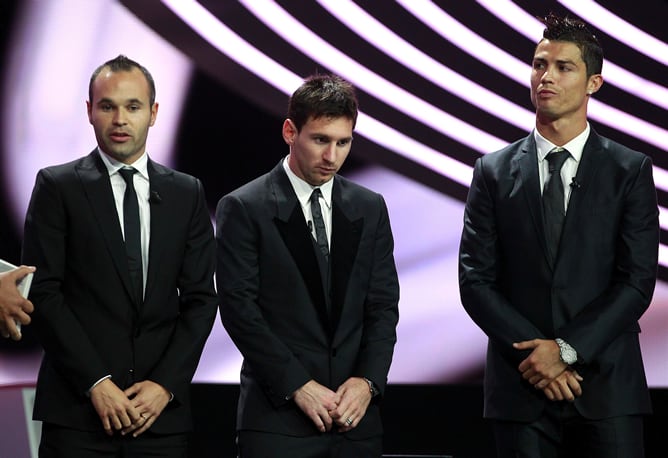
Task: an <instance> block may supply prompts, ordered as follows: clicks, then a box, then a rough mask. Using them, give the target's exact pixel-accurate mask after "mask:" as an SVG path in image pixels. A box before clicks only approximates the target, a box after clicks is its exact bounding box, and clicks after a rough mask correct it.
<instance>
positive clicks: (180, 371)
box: [22, 151, 217, 433]
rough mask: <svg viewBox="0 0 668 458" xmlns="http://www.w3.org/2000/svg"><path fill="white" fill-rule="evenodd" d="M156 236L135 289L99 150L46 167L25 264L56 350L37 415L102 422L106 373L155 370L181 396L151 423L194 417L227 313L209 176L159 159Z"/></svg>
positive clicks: (166, 428) (70, 423) (50, 353)
mask: <svg viewBox="0 0 668 458" xmlns="http://www.w3.org/2000/svg"><path fill="white" fill-rule="evenodd" d="M148 173H149V179H150V188H151V192H152V193H154V195H157V196H159V199H155V201H154V202H152V203H151V228H150V229H151V238H150V247H149V266H148V274H147V281H146V291H145V298H144V302H143V303H142V304H139V303H137V302H136V299H134V298H133V297H132V294H131V291H132V289H131V282H130V276H129V273H128V269H127V259H126V254H125V245H124V242H123V236H122V232H121V228H120V224H119V221H118V214H117V211H116V207H115V205H114V198H113V192H112V189H111V184H110V181H109V174H108V172H107V169H106V168H105V167H104V164H103V162H102V160H101V159H100V157H99V155H98V153H97V151H94V152H92V153H91V154H89V155H88V156H86V157H83V158H81V159H78V160H76V161H73V162H70V163H67V164H63V165H58V166H54V167H48V168H46V169H43V170H40V172H39V173H38V175H37V180H36V184H35V188H34V190H33V194H32V198H31V201H30V206H29V208H28V213H27V217H26V224H25V235H24V245H23V261H22V262H24V263H25V264H30V265H35V266H37V272H36V273H35V277H34V279H33V283H32V288H31V292H30V297H31V299H32V301H33V303H34V304H35V312H34V315H33V324H34V326H35V330H36V333H37V336H38V338H39V340H40V341H41V343H42V345H43V347H44V350H45V354H44V358H43V361H42V366H41V368H40V372H39V377H38V380H37V393H36V398H35V410H34V418H35V419H36V420H42V421H45V422H51V423H55V424H59V425H63V426H67V427H72V428H75V429H79V430H97V429H99V430H102V422H101V420H100V419H99V417H98V416H97V414H96V412H95V410H94V408H93V406H92V403H91V401H90V399H88V398H87V397H86V391H87V390H88V389H89V388H90V387H91V386H92V385H93V383H95V382H96V381H97V380H99V379H100V378H101V377H103V376H105V375H107V374H111V375H112V379H113V381H114V382H115V383H116V384H117V385H118V386H119V387H120V388H121V389H124V388H126V387H127V386H128V385H129V384H131V383H132V381H142V380H146V379H149V380H152V381H154V382H156V383H159V384H160V385H162V386H163V387H165V388H166V389H167V390H169V391H171V392H172V393H173V394H174V396H175V397H174V400H173V401H172V402H171V403H170V404H168V406H167V407H166V408H165V410H164V411H163V413H162V414H161V415H160V417H159V418H158V419H157V421H156V422H155V423H154V425H153V426H152V427H151V430H152V431H154V432H158V433H175V432H183V431H187V430H189V429H190V428H191V418H190V395H189V390H190V382H191V380H192V376H193V374H194V372H195V369H196V367H197V364H198V361H199V358H200V354H201V351H202V349H203V347H204V342H205V341H206V338H207V337H208V335H209V332H210V330H211V327H212V325H213V321H214V320H215V315H216V306H217V297H216V292H215V290H214V287H213V271H214V264H215V259H214V256H215V240H214V238H213V228H212V225H211V218H210V215H209V211H208V209H207V206H206V202H205V200H204V191H203V189H202V185H201V183H200V182H199V180H197V179H196V178H194V177H191V176H189V175H185V174H183V173H179V172H176V171H174V170H171V169H168V168H166V167H163V166H161V165H159V164H157V163H155V162H153V161H151V160H149V162H148Z"/></svg>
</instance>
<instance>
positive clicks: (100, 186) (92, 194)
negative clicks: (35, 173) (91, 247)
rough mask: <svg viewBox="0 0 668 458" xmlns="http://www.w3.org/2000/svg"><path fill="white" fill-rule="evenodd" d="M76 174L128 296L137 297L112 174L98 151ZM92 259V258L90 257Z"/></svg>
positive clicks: (78, 167)
mask: <svg viewBox="0 0 668 458" xmlns="http://www.w3.org/2000/svg"><path fill="white" fill-rule="evenodd" d="M76 172H77V174H78V175H79V179H80V180H81V185H82V186H83V189H84V192H85V193H86V196H87V199H88V202H89V205H90V208H91V211H92V213H93V215H94V216H95V219H96V221H97V223H98V226H99V229H100V232H101V233H102V236H103V238H104V240H105V242H106V246H107V250H108V251H109V256H110V257H111V259H112V261H113V263H114V266H115V267H116V271H117V272H118V275H119V277H120V278H121V281H122V283H123V286H124V287H125V289H126V291H127V292H128V294H129V296H130V297H134V296H135V294H134V293H133V292H132V291H133V290H132V282H131V280H130V274H129V273H128V261H127V256H126V254H125V242H124V241H123V233H122V232H121V225H120V222H119V220H118V213H117V211H116V205H115V204H114V194H113V191H112V190H111V182H110V181H109V173H108V171H107V169H106V167H105V166H104V163H103V162H102V159H100V157H99V153H98V152H97V150H95V151H93V152H92V153H90V154H89V155H88V156H86V157H85V158H84V159H83V160H82V161H81V163H80V164H79V165H77V167H76ZM91 255H93V254H92V253H91ZM136 305H138V304H135V306H136Z"/></svg>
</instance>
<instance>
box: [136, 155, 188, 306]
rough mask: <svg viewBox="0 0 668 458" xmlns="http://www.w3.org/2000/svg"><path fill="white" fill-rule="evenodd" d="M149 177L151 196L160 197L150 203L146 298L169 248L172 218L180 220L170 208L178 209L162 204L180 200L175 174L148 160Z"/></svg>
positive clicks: (153, 285) (154, 284) (154, 283)
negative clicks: (176, 191)
mask: <svg viewBox="0 0 668 458" xmlns="http://www.w3.org/2000/svg"><path fill="white" fill-rule="evenodd" d="M147 168H148V176H149V183H150V184H149V186H150V193H149V195H150V196H156V195H157V196H160V197H159V200H158V201H153V202H151V203H150V207H151V237H150V242H149V250H148V260H149V261H148V272H147V274H146V277H147V278H146V291H145V293H144V296H145V297H146V298H148V297H150V294H151V291H152V289H153V288H154V287H155V286H156V281H157V275H158V271H159V269H160V266H161V262H162V255H163V252H164V247H166V246H169V238H170V235H171V234H170V230H169V228H170V221H172V218H179V217H180V216H179V215H174V214H172V213H170V208H176V207H174V206H173V205H165V204H163V203H162V202H163V201H166V202H170V201H171V202H174V201H175V199H180V196H178V195H176V193H175V188H174V186H173V182H174V172H173V171H172V170H169V169H166V168H165V167H162V166H161V165H160V164H157V163H155V162H153V161H152V160H151V159H149V160H148V166H147Z"/></svg>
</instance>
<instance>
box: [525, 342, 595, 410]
mask: <svg viewBox="0 0 668 458" xmlns="http://www.w3.org/2000/svg"><path fill="white" fill-rule="evenodd" d="M513 348H515V349H517V350H532V351H531V353H530V354H529V356H527V357H526V358H525V359H524V360H523V361H522V362H521V363H520V365H519V366H518V370H519V371H520V372H521V374H522V378H524V380H526V381H527V382H529V383H530V384H531V385H533V386H534V387H535V388H536V389H538V390H542V391H543V393H544V394H545V396H547V398H548V399H549V400H551V401H563V400H568V401H573V400H575V398H576V397H579V396H581V395H582V386H581V385H580V382H582V381H583V378H582V377H581V376H580V374H578V373H577V371H576V370H574V369H572V368H571V367H569V366H568V365H567V364H566V363H564V362H563V361H561V358H560V357H559V345H557V342H555V341H554V340H547V339H533V340H525V341H523V342H518V343H514V344H513Z"/></svg>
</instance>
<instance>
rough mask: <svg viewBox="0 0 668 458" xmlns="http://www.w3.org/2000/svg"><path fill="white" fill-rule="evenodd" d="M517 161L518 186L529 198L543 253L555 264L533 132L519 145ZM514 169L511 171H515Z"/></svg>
mask: <svg viewBox="0 0 668 458" xmlns="http://www.w3.org/2000/svg"><path fill="white" fill-rule="evenodd" d="M515 161H516V163H517V175H518V181H517V186H521V187H522V189H524V195H525V197H526V200H527V206H528V208H529V214H530V215H531V220H532V221H533V224H534V227H535V228H536V233H537V234H538V238H539V239H540V240H541V245H542V247H543V255H544V256H545V259H546V260H547V262H548V264H549V265H550V266H553V260H552V259H551V258H550V252H549V250H548V248H547V241H546V239H545V221H544V219H543V201H542V197H541V196H542V192H541V189H540V188H541V185H540V175H539V173H538V156H537V152H536V141H535V140H534V137H533V133H532V134H531V135H529V136H528V137H526V138H525V139H524V142H523V143H522V144H521V145H520V147H519V153H518V155H517V158H516V159H515ZM514 172H515V170H513V171H512V172H511V173H514ZM516 180H517V179H516Z"/></svg>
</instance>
